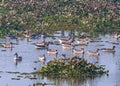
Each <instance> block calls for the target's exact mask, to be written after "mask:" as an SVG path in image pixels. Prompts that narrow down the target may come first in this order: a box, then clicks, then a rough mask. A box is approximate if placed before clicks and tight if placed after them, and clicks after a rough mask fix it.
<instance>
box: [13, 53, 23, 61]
mask: <svg viewBox="0 0 120 86" xmlns="http://www.w3.org/2000/svg"><path fill="white" fill-rule="evenodd" d="M14 56H15V57H14V60H19V61H21V60H22V57H21V56H18V53H15V54H14Z"/></svg>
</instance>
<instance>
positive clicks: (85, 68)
mask: <svg viewBox="0 0 120 86" xmlns="http://www.w3.org/2000/svg"><path fill="white" fill-rule="evenodd" d="M36 73H39V74H42V75H45V76H49V77H50V76H51V77H56V76H58V77H95V76H98V75H103V74H107V73H108V71H107V70H105V68H104V67H103V66H102V65H94V64H92V63H89V62H87V60H85V59H84V58H80V57H77V56H73V57H70V58H66V59H63V58H59V59H56V58H54V60H52V61H50V62H48V63H47V64H46V65H44V66H43V67H42V68H41V69H40V71H38V72H36Z"/></svg>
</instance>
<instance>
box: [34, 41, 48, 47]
mask: <svg viewBox="0 0 120 86" xmlns="http://www.w3.org/2000/svg"><path fill="white" fill-rule="evenodd" d="M48 45H49V43H47V42H45V41H44V40H43V41H42V42H36V44H35V47H36V48H45V47H47V46H48Z"/></svg>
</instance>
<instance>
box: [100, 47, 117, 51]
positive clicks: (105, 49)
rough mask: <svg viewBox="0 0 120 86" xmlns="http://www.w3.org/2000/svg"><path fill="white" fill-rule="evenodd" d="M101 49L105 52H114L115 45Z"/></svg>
mask: <svg viewBox="0 0 120 86" xmlns="http://www.w3.org/2000/svg"><path fill="white" fill-rule="evenodd" d="M101 50H102V51H105V52H115V46H113V47H112V48H102V49H101Z"/></svg>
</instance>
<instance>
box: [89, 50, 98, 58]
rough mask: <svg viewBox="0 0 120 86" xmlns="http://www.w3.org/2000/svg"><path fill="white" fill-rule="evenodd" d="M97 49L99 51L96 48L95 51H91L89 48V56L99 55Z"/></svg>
mask: <svg viewBox="0 0 120 86" xmlns="http://www.w3.org/2000/svg"><path fill="white" fill-rule="evenodd" d="M98 51H99V49H96V51H91V50H89V51H88V55H89V56H99V53H98Z"/></svg>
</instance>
